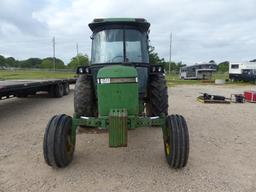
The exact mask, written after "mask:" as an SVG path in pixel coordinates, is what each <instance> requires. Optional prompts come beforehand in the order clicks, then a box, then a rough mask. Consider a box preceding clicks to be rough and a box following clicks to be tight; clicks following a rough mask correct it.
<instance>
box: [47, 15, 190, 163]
mask: <svg viewBox="0 0 256 192" xmlns="http://www.w3.org/2000/svg"><path fill="white" fill-rule="evenodd" d="M149 26H150V24H149V23H148V22H147V21H146V20H145V19H140V18H139V19H132V18H108V19H94V20H93V22H92V23H90V24H89V27H90V29H91V30H92V32H93V34H92V36H91V39H92V54H91V64H90V66H81V67H79V68H78V69H77V74H79V78H78V80H77V82H76V87H75V93H74V111H75V112H74V115H73V118H72V117H70V116H68V115H65V114H61V115H55V116H53V117H52V118H51V119H50V121H49V123H48V125H47V127H46V130H45V135H44V144H43V151H44V158H45V161H46V163H47V164H48V165H49V166H52V167H58V168H62V167H66V166H67V165H69V164H70V163H71V161H72V159H73V153H74V150H75V144H76V132H77V128H78V127H79V126H81V127H89V128H98V129H107V130H108V134H109V146H110V147H126V146H127V143H128V142H127V138H128V134H127V131H128V130H129V129H135V128H138V127H152V126H154V127H161V128H162V132H163V142H164V151H165V156H166V159H167V162H168V164H169V165H170V166H171V167H173V168H182V167H184V166H185V165H186V164H187V160H188V155H189V133H188V128H187V124H186V121H185V119H184V118H183V117H182V116H181V115H170V116H169V115H168V92H167V85H166V81H165V77H164V69H163V67H162V66H160V65H151V64H150V63H149V53H148V41H149V40H148V34H149Z"/></svg>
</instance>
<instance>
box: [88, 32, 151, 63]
mask: <svg viewBox="0 0 256 192" xmlns="http://www.w3.org/2000/svg"><path fill="white" fill-rule="evenodd" d="M91 63H92V64H101V63H149V61H148V50H147V35H146V33H143V32H140V31H138V30H136V29H106V30H102V31H99V32H97V33H95V34H94V35H93V41H92V57H91Z"/></svg>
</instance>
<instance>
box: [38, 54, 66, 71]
mask: <svg viewBox="0 0 256 192" xmlns="http://www.w3.org/2000/svg"><path fill="white" fill-rule="evenodd" d="M40 68H44V69H54V64H53V58H52V57H47V58H45V59H43V60H42V63H41V65H40ZM55 68H56V69H65V65H64V62H63V61H62V60H61V59H58V58H55Z"/></svg>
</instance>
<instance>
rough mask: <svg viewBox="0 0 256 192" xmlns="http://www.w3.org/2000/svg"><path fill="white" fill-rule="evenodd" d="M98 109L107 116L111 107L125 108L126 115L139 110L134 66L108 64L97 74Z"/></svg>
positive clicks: (134, 113) (136, 112)
mask: <svg viewBox="0 0 256 192" xmlns="http://www.w3.org/2000/svg"><path fill="white" fill-rule="evenodd" d="M97 93H98V109H99V115H100V116H108V115H109V111H110V110H111V109H120V108H126V109H127V113H128V115H136V114H138V112H139V94H138V83H137V71H136V69H135V68H134V67H127V66H109V67H104V68H102V69H100V70H99V72H98V74H97Z"/></svg>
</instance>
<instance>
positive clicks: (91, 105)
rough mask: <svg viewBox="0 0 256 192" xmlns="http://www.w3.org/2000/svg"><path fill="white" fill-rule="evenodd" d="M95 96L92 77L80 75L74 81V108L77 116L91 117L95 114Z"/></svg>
mask: <svg viewBox="0 0 256 192" xmlns="http://www.w3.org/2000/svg"><path fill="white" fill-rule="evenodd" d="M96 109H97V106H95V96H94V93H93V86H92V79H91V78H89V77H88V76H87V75H80V76H79V78H78V79H77V81H76V86H75V92H74V110H75V113H76V115H77V116H79V117H80V116H87V117H92V116H94V115H95V111H96Z"/></svg>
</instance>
